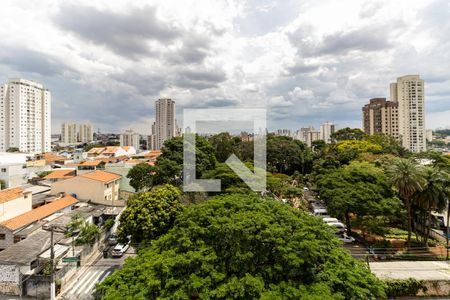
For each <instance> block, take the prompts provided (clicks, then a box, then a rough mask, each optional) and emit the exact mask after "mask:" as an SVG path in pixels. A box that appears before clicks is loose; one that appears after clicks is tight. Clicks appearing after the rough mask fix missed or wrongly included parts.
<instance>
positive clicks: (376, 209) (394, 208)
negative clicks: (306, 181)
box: [316, 161, 401, 233]
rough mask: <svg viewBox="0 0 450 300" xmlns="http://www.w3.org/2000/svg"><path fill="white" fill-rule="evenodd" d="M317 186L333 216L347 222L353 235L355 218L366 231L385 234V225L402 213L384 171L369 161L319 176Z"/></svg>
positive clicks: (352, 163)
mask: <svg viewBox="0 0 450 300" xmlns="http://www.w3.org/2000/svg"><path fill="white" fill-rule="evenodd" d="M316 185H317V190H318V193H319V195H320V197H321V199H324V200H325V201H326V202H327V205H328V206H327V208H328V211H329V213H330V214H331V215H333V216H336V217H339V218H342V219H344V220H345V222H346V225H347V229H348V231H349V233H351V222H350V221H351V220H350V216H351V215H353V216H354V217H355V221H356V223H357V225H359V227H360V228H361V229H362V230H363V232H373V233H382V229H383V226H386V225H388V223H389V222H391V221H392V220H393V219H394V218H395V217H396V216H398V214H399V211H400V207H401V203H400V202H399V201H398V199H395V198H393V197H392V193H391V189H390V186H389V184H388V179H387V177H386V176H385V175H384V172H383V170H382V169H380V168H377V167H375V166H374V165H373V164H370V163H368V162H357V161H353V162H351V163H350V164H349V165H346V166H344V167H342V168H339V169H336V170H335V171H333V172H329V173H324V174H322V175H320V176H318V180H317V182H316Z"/></svg>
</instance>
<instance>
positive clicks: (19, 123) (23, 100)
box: [0, 78, 51, 154]
mask: <svg viewBox="0 0 450 300" xmlns="http://www.w3.org/2000/svg"><path fill="white" fill-rule="evenodd" d="M0 112H1V115H0V151H6V150H8V149H9V148H18V149H19V151H21V152H25V153H31V154H36V153H42V152H49V151H51V94H50V92H49V91H48V90H47V89H45V88H44V87H43V86H42V84H39V83H36V82H34V81H31V80H26V79H21V78H12V79H10V80H9V81H8V83H6V84H4V85H0Z"/></svg>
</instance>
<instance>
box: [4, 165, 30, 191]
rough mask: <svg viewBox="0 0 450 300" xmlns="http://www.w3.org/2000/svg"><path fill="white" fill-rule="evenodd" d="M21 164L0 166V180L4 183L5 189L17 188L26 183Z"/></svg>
mask: <svg viewBox="0 0 450 300" xmlns="http://www.w3.org/2000/svg"><path fill="white" fill-rule="evenodd" d="M22 166H23V164H14V165H0V179H1V180H3V181H5V183H6V188H11V187H17V186H20V185H22V184H24V183H25V182H26V180H25V179H24V174H25V172H24V169H23V168H22Z"/></svg>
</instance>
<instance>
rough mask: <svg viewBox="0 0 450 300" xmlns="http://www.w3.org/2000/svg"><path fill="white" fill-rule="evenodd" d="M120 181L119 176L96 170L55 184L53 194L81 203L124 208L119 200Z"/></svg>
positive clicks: (122, 202)
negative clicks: (62, 195) (68, 196)
mask: <svg viewBox="0 0 450 300" xmlns="http://www.w3.org/2000/svg"><path fill="white" fill-rule="evenodd" d="M120 179H121V175H119V174H115V173H111V172H106V171H102V170H96V171H93V172H89V173H84V174H80V175H78V176H76V177H73V178H70V179H67V180H64V181H59V182H55V183H54V184H52V190H51V193H52V194H53V195H57V194H59V193H66V194H69V195H73V196H74V197H76V198H77V199H79V200H81V201H86V202H92V203H96V204H103V205H112V206H123V205H125V203H124V201H122V200H119V199H120V197H119V184H120Z"/></svg>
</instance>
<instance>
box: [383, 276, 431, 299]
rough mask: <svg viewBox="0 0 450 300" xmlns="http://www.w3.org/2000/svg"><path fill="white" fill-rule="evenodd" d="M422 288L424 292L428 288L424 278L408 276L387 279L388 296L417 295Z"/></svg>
mask: <svg viewBox="0 0 450 300" xmlns="http://www.w3.org/2000/svg"><path fill="white" fill-rule="evenodd" d="M420 290H423V291H424V292H426V290H427V288H426V286H425V282H424V281H423V280H417V279H414V278H408V279H394V280H386V281H385V292H386V296H387V297H402V296H415V295H417V293H418V292H419V291H420Z"/></svg>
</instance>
